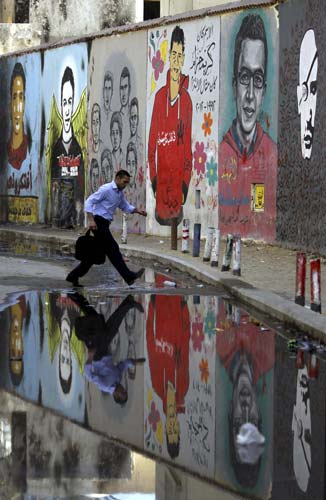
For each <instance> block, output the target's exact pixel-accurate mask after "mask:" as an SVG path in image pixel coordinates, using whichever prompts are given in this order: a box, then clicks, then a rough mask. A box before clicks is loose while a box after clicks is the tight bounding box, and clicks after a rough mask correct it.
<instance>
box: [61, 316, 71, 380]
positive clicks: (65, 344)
mask: <svg viewBox="0 0 326 500" xmlns="http://www.w3.org/2000/svg"><path fill="white" fill-rule="evenodd" d="M59 356H60V370H61V377H62V378H63V380H68V379H69V377H70V374H71V349H70V324H69V322H68V320H67V318H65V317H64V318H63V319H62V321H61V342H60V352H59Z"/></svg>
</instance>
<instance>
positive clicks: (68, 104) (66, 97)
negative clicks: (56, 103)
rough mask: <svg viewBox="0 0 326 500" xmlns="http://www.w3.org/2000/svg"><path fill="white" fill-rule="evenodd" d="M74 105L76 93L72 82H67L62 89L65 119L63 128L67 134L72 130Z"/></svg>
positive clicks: (62, 108)
mask: <svg viewBox="0 0 326 500" xmlns="http://www.w3.org/2000/svg"><path fill="white" fill-rule="evenodd" d="M73 103H74V92H73V88H72V85H71V83H70V82H65V83H64V85H63V87H62V99H61V111H62V119H63V128H64V131H65V132H66V134H67V133H69V132H70V129H71V117H72V108H73Z"/></svg>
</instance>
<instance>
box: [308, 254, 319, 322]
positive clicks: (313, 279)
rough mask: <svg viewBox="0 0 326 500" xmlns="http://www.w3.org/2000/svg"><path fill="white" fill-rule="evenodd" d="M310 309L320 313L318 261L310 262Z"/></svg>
mask: <svg viewBox="0 0 326 500" xmlns="http://www.w3.org/2000/svg"><path fill="white" fill-rule="evenodd" d="M310 297H311V303H310V309H311V310H312V311H315V312H319V313H321V299H320V259H311V260H310Z"/></svg>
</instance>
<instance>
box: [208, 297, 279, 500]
mask: <svg viewBox="0 0 326 500" xmlns="http://www.w3.org/2000/svg"><path fill="white" fill-rule="evenodd" d="M217 328H218V334H217V340H216V350H217V356H218V365H219V368H218V372H219V373H220V377H221V378H220V380H221V384H220V385H218V386H217V398H218V400H219V402H220V404H221V405H222V407H221V414H220V417H219V419H218V420H217V422H216V425H217V427H216V429H220V430H221V429H223V430H224V436H223V438H221V439H217V446H218V448H219V453H218V457H219V459H218V463H217V474H218V477H219V479H223V480H225V478H227V482H231V484H234V485H235V487H236V488H237V489H239V488H240V489H241V490H242V491H251V492H253V493H255V494H257V495H262V496H264V495H266V494H267V492H268V491H269V482H270V478H271V457H272V444H271V439H272V430H273V425H272V422H273V421H272V418H271V414H272V408H273V367H274V363H275V339H274V333H273V332H271V331H264V329H261V326H260V324H259V322H256V321H255V320H253V318H251V317H250V316H249V314H248V313H246V312H245V311H244V310H242V309H239V308H238V307H237V306H233V305H231V304H230V303H225V302H222V303H221V306H220V308H219V311H218V316H217ZM222 408H223V409H222ZM248 422H249V423H251V424H252V425H253V426H254V427H255V429H256V431H258V432H259V433H260V434H261V435H263V436H264V438H265V448H264V449H261V448H260V447H256V446H255V447H253V448H252V450H249V452H247V453H246V454H245V455H244V454H243V453H240V450H239V447H238V440H237V435H238V434H239V431H240V429H241V426H242V425H243V424H245V423H248ZM258 432H257V434H258ZM222 450H224V453H221V452H222ZM222 456H224V462H223V465H222V464H221V463H220V460H221V457H222ZM219 465H220V466H221V467H219ZM222 471H223V472H222Z"/></svg>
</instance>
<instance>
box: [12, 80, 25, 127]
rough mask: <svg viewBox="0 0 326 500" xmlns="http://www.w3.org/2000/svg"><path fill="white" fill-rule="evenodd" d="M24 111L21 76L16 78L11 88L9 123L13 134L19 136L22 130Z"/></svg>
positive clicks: (23, 92)
mask: <svg viewBox="0 0 326 500" xmlns="http://www.w3.org/2000/svg"><path fill="white" fill-rule="evenodd" d="M24 110H25V91H24V82H23V79H22V77H21V76H16V78H14V81H13V84H12V88H11V122H12V127H13V132H14V134H19V133H20V131H21V130H22V127H23V117H24Z"/></svg>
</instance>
